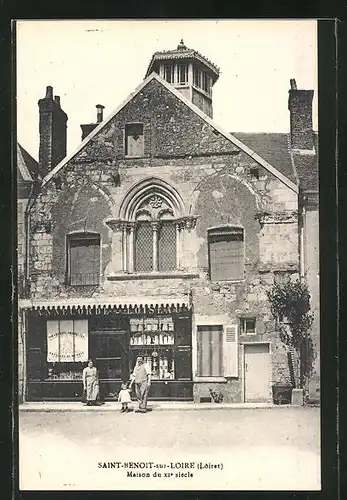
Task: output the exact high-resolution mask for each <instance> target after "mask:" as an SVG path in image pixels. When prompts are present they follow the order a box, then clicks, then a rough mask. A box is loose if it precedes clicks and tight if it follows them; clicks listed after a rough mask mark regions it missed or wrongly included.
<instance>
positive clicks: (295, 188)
mask: <svg viewBox="0 0 347 500" xmlns="http://www.w3.org/2000/svg"><path fill="white" fill-rule="evenodd" d="M152 80H156V81H157V82H159V83H160V84H161V85H163V86H164V87H165V88H166V89H167V90H168V91H169V92H171V93H172V94H173V95H175V96H176V97H177V99H179V100H180V101H182V102H183V103H184V104H185V105H186V106H188V107H189V108H190V109H191V110H192V111H194V113H195V114H196V115H198V116H200V118H202V119H203V120H204V121H205V122H206V123H207V124H208V125H210V126H211V127H212V128H214V129H215V130H216V131H218V132H219V133H220V134H221V135H223V136H224V137H225V138H226V139H228V140H229V141H230V142H231V143H232V144H234V145H235V146H236V147H237V148H239V149H240V150H241V151H243V152H244V153H246V154H247V155H248V156H250V157H251V158H252V159H253V160H254V161H255V162H256V163H258V164H259V165H261V166H263V167H264V168H265V169H266V170H267V171H268V172H270V173H271V174H272V175H274V176H275V177H277V179H279V180H280V181H282V182H283V183H284V184H285V185H286V186H287V187H289V188H290V189H291V190H293V191H294V192H296V193H298V186H297V184H296V183H295V182H294V181H293V180H291V179H289V178H288V177H287V176H286V175H284V174H283V173H282V172H281V171H280V170H278V169H277V168H276V167H275V166H273V165H272V164H271V163H269V162H268V161H266V160H265V159H264V158H262V157H261V156H260V155H259V154H258V153H256V152H255V151H254V150H253V149H251V148H250V147H248V146H247V145H246V144H244V143H243V142H242V141H240V140H239V139H238V138H237V137H235V136H234V135H232V134H230V133H228V132H226V131H225V130H223V129H222V127H220V126H219V125H217V124H216V123H215V122H214V121H213V120H212V119H211V118H210V117H209V116H207V115H206V114H205V113H203V112H202V111H201V110H200V109H199V108H198V107H196V106H195V105H194V104H193V103H192V102H190V101H189V100H188V99H186V98H185V97H184V95H183V94H182V93H181V92H179V91H178V90H176V89H175V88H174V87H173V86H172V85H170V83H168V82H167V81H166V80H164V79H163V78H161V77H160V76H159V75H158V74H157V73H154V72H153V73H151V74H150V75H149V76H148V77H147V78H145V80H143V82H142V83H141V84H140V85H139V86H138V87H137V88H136V89H135V91H134V92H132V93H131V94H129V96H128V97H127V98H126V99H125V100H124V101H123V102H122V103H121V104H120V105H119V106H118V107H117V108H116V109H115V110H114V112H113V113H112V114H111V115H109V116H108V117H107V118H106V119H105V120H104V121H102V122H101V123H100V124H99V125H98V126H97V127H96V128H95V129H94V130H93V131H92V132H91V133H90V134H89V135H88V136H87V137H86V138H85V139H84V141H82V142H81V144H80V145H79V147H78V148H77V150H76V151H75V152H74V153H72V154H70V155H68V156H66V157H65V158H64V159H63V160H62V161H61V162H60V163H58V165H56V166H55V167H54V168H53V169H52V170H51V171H50V172H49V173H48V174H47V175H46V177H45V178H44V179H43V182H42V186H44V185H45V184H46V183H47V182H48V181H49V180H50V179H51V178H52V177H54V175H55V174H57V173H58V172H59V171H60V170H61V169H62V168H63V167H64V165H66V164H67V163H68V162H69V161H70V160H71V159H72V158H74V157H75V156H76V155H77V154H78V153H79V152H80V151H81V150H82V149H83V148H84V147H85V146H86V144H88V143H89V142H90V141H91V140H92V139H93V137H95V136H96V135H97V134H98V133H99V132H100V131H101V130H102V129H103V128H104V127H105V126H106V125H107V124H108V123H109V122H110V121H111V120H112V119H113V118H114V117H115V116H116V115H117V114H118V113H119V111H121V109H123V108H124V106H126V105H127V104H128V103H129V102H130V101H131V99H132V98H133V97H134V96H135V95H136V94H138V93H139V92H140V91H141V90H142V89H143V88H144V87H145V86H146V85H148V83H149V82H151V81H152Z"/></svg>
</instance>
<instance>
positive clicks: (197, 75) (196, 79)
mask: <svg viewBox="0 0 347 500" xmlns="http://www.w3.org/2000/svg"><path fill="white" fill-rule="evenodd" d="M193 84H194V85H195V86H196V87H198V88H199V89H202V90H203V91H204V92H206V93H207V94H211V89H212V80H211V77H210V76H209V75H208V74H207V73H205V72H204V71H201V70H200V69H198V68H194V69H193Z"/></svg>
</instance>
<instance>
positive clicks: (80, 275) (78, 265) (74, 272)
mask: <svg viewBox="0 0 347 500" xmlns="http://www.w3.org/2000/svg"><path fill="white" fill-rule="evenodd" d="M67 278H68V282H69V284H70V285H98V284H99V280H100V235H99V234H93V233H78V234H71V235H69V236H68V266H67Z"/></svg>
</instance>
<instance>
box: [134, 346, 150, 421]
mask: <svg viewBox="0 0 347 500" xmlns="http://www.w3.org/2000/svg"><path fill="white" fill-rule="evenodd" d="M132 384H134V385H135V393H136V397H137V400H138V402H139V409H138V410H136V413H146V411H147V397H148V391H149V388H150V386H151V370H150V367H149V366H148V364H147V363H144V361H143V358H142V356H138V357H137V359H136V364H135V367H134V371H133V373H132V375H131V385H130V387H131V386H132Z"/></svg>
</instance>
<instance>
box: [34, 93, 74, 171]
mask: <svg viewBox="0 0 347 500" xmlns="http://www.w3.org/2000/svg"><path fill="white" fill-rule="evenodd" d="M38 106H39V113H40V125H39V127H40V148H39V165H40V173H41V176H42V177H44V176H45V175H47V174H48V172H49V171H50V170H52V168H53V167H55V166H56V165H57V164H58V163H59V162H60V161H61V160H62V159H63V158H65V156H66V129H67V126H66V122H67V119H68V117H67V114H66V113H64V111H63V110H62V109H61V107H60V97H59V96H54V98H53V87H50V86H48V87H47V88H46V95H45V97H44V98H43V99H40V100H39V101H38Z"/></svg>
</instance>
